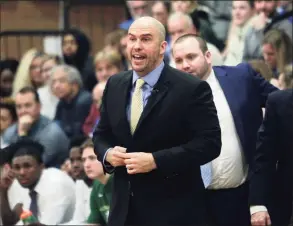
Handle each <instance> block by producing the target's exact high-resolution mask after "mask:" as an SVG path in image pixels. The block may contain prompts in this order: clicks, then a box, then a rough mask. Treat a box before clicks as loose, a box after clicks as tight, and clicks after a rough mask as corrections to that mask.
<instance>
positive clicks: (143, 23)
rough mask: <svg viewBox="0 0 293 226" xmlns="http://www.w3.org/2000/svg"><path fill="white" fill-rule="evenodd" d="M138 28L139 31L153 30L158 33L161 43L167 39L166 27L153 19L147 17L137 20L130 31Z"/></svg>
mask: <svg viewBox="0 0 293 226" xmlns="http://www.w3.org/2000/svg"><path fill="white" fill-rule="evenodd" d="M137 28H139V29H144V28H153V29H154V30H155V31H156V32H157V34H158V37H159V40H160V42H162V41H164V40H165V39H166V29H165V27H164V25H163V24H162V23H161V22H159V21H158V20H156V19H155V18H153V17H150V16H145V17H141V18H139V19H136V20H135V21H134V22H133V23H132V24H131V26H130V28H129V31H131V29H137Z"/></svg>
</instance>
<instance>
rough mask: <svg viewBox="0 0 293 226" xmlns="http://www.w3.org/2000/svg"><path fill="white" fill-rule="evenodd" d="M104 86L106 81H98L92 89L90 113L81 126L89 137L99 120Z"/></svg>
mask: <svg viewBox="0 0 293 226" xmlns="http://www.w3.org/2000/svg"><path fill="white" fill-rule="evenodd" d="M105 86H106V82H103V83H98V84H97V85H96V87H95V88H94V90H93V94H92V96H93V104H92V106H91V110H90V113H89V115H88V116H87V118H86V120H85V123H84V124H83V127H82V128H83V132H84V134H86V135H88V136H89V137H92V133H93V131H94V129H95V127H96V125H97V124H98V122H99V120H100V106H101V102H102V96H103V93H104V89H105Z"/></svg>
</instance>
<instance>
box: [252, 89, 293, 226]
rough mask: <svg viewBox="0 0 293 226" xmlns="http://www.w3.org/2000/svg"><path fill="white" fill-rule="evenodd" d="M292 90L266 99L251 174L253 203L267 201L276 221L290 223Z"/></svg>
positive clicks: (292, 154) (276, 93)
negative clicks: (263, 117)
mask: <svg viewBox="0 0 293 226" xmlns="http://www.w3.org/2000/svg"><path fill="white" fill-rule="evenodd" d="M292 162H293V90H292V89H288V90H283V91H276V92H274V93H272V94H271V95H270V96H269V98H268V101H267V106H266V113H265V119H264V121H263V124H262V126H261V127H260V130H259V134H258V143H257V153H256V156H255V162H254V165H253V174H252V178H251V183H250V186H251V194H250V204H251V205H265V206H266V207H267V208H268V210H269V212H270V215H271V218H272V223H273V225H288V223H289V220H290V215H291V211H292V190H293V186H292V185H293V163H292Z"/></svg>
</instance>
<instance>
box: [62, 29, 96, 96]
mask: <svg viewBox="0 0 293 226" xmlns="http://www.w3.org/2000/svg"><path fill="white" fill-rule="evenodd" d="M90 51H91V43H90V40H89V39H88V37H87V36H86V35H85V34H84V33H83V32H82V31H80V30H77V29H70V30H68V31H67V32H66V33H65V34H64V36H63V39H62V53H63V58H64V61H65V63H66V64H68V65H71V66H73V67H75V68H77V70H78V71H79V73H80V74H81V77H82V82H83V85H84V88H85V89H86V90H88V91H92V89H93V88H94V86H95V85H96V83H97V81H96V78H95V70H94V66H93V58H92V56H91V55H90Z"/></svg>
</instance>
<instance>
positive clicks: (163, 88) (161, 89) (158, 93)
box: [134, 66, 170, 134]
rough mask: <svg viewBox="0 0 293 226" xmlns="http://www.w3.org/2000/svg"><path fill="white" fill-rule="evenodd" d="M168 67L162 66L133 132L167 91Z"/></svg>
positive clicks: (168, 82)
mask: <svg viewBox="0 0 293 226" xmlns="http://www.w3.org/2000/svg"><path fill="white" fill-rule="evenodd" d="M168 67H169V66H165V67H164V69H163V71H162V73H161V76H160V78H159V80H158V82H157V84H156V85H155V86H154V88H153V92H152V94H151V96H150V97H149V100H148V102H147V105H146V106H145V108H144V110H143V112H142V115H141V117H140V119H139V121H138V124H137V127H136V130H135V133H136V131H137V130H138V129H139V127H140V126H141V124H142V123H143V122H144V121H145V120H146V119H147V117H148V116H149V114H150V113H151V111H152V110H153V109H154V107H155V106H156V105H157V104H158V103H159V102H160V101H161V100H162V99H163V97H164V96H165V95H166V93H167V92H168V89H169V84H170V81H169V80H168V73H167V71H168ZM135 133H134V134H135Z"/></svg>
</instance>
